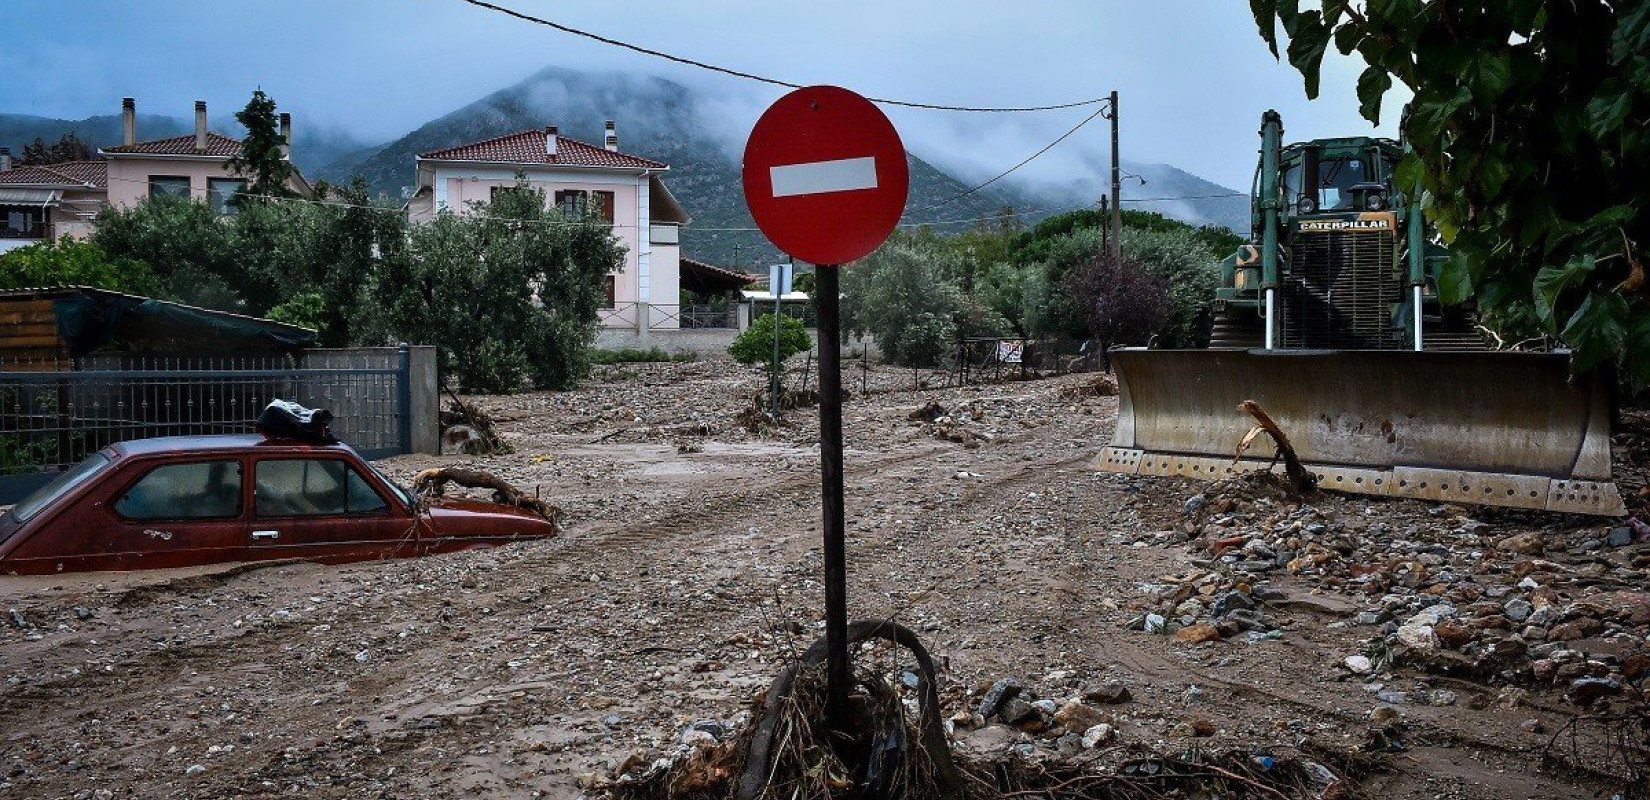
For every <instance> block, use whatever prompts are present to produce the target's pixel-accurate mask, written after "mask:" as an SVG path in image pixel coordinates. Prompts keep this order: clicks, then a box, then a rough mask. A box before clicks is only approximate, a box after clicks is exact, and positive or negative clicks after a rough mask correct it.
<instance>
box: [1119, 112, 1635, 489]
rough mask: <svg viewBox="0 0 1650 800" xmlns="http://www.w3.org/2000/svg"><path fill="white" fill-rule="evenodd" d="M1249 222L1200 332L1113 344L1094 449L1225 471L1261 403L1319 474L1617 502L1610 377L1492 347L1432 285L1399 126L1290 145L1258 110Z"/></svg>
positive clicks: (1124, 464)
mask: <svg viewBox="0 0 1650 800" xmlns="http://www.w3.org/2000/svg"><path fill="white" fill-rule="evenodd" d="M1260 138H1261V148H1260V162H1259V164H1258V165H1257V168H1256V171H1255V180H1254V184H1253V187H1252V189H1251V191H1250V201H1251V202H1250V209H1251V215H1250V216H1251V227H1252V231H1251V236H1250V238H1249V241H1248V242H1247V243H1246V244H1245V245H1243V246H1242V247H1241V248H1240V249H1239V251H1238V252H1237V253H1235V254H1233V255H1232V256H1230V257H1228V258H1227V259H1226V260H1225V261H1223V262H1222V263H1221V265H1220V285H1219V288H1218V289H1217V290H1216V296H1215V298H1214V323H1213V328H1212V331H1211V337H1210V346H1209V347H1208V348H1207V349H1201V350H1160V349H1149V348H1137V347H1127V348H1117V349H1114V350H1113V351H1112V352H1111V353H1110V355H1111V360H1112V364H1113V367H1114V369H1115V370H1116V374H1117V386H1118V395H1119V398H1118V399H1119V403H1118V414H1117V427H1116V430H1115V432H1114V433H1113V435H1112V440H1111V443H1110V445H1109V446H1108V447H1106V448H1105V449H1104V450H1102V452H1101V454H1100V456H1099V458H1098V459H1097V460H1096V462H1095V466H1096V467H1097V468H1099V469H1102V470H1105V471H1110V472H1119V473H1126V474H1133V475H1165V476H1184V477H1192V478H1206V479H1213V478H1221V477H1226V476H1231V475H1235V474H1238V473H1241V472H1247V471H1249V470H1253V469H1266V468H1269V466H1270V465H1271V463H1273V462H1275V461H1276V460H1277V458H1278V456H1279V455H1280V454H1279V453H1277V452H1276V446H1277V445H1276V444H1275V443H1274V442H1264V443H1256V445H1255V446H1254V447H1253V448H1252V449H1250V450H1248V451H1246V452H1245V453H1244V455H1243V456H1242V457H1237V451H1238V450H1239V442H1240V441H1241V440H1243V439H1244V437H1245V433H1246V432H1248V431H1249V429H1250V427H1251V425H1252V423H1253V420H1251V419H1250V418H1249V417H1248V416H1246V415H1245V414H1244V413H1242V412H1240V411H1239V410H1238V406H1239V404H1241V403H1243V402H1244V401H1246V400H1253V401H1255V402H1256V403H1258V404H1259V405H1260V406H1261V407H1262V408H1263V409H1264V410H1265V411H1266V412H1267V414H1269V416H1270V418H1271V419H1272V420H1273V421H1274V422H1276V423H1277V426H1278V427H1279V428H1280V429H1281V430H1282V432H1283V433H1284V434H1286V436H1287V439H1288V440H1289V441H1290V443H1291V445H1292V446H1293V449H1294V451H1295V454H1296V455H1297V456H1298V457H1299V460H1300V461H1301V462H1302V464H1303V466H1305V467H1306V469H1307V470H1308V471H1309V473H1310V476H1311V478H1312V479H1313V480H1315V482H1316V484H1317V486H1318V487H1319V488H1323V489H1328V490H1332V491H1341V492H1349V493H1354V494H1364V495H1375V496H1387V497H1413V498H1421V499H1427V500H1435V501H1445V502H1455V503H1467V504H1476V505H1489V506H1503V507H1513V508H1529V509H1545V510H1549V511H1560V512H1570V513H1580V514H1593V515H1603V516H1620V515H1622V514H1624V513H1625V508H1624V506H1623V503H1622V500H1621V495H1620V493H1619V492H1618V491H1617V489H1616V486H1615V484H1614V482H1613V481H1612V480H1611V467H1610V438H1609V435H1610V422H1611V408H1610V398H1609V393H1608V392H1607V391H1606V388H1607V387H1606V384H1605V382H1604V379H1603V378H1602V377H1600V376H1598V375H1590V376H1576V375H1573V374H1572V370H1571V368H1570V363H1569V357H1568V355H1567V354H1566V353H1564V352H1544V353H1541V352H1508V351H1497V350H1491V349H1490V348H1489V347H1488V346H1487V345H1486V344H1485V342H1484V339H1483V337H1482V336H1481V335H1480V331H1479V329H1478V327H1477V320H1476V315H1475V313H1474V310H1473V308H1472V307H1471V306H1470V304H1458V305H1454V306H1447V305H1445V304H1444V303H1442V302H1440V298H1439V294H1438V275H1439V271H1440V268H1441V266H1442V264H1443V263H1444V262H1445V261H1446V260H1447V259H1448V256H1449V254H1448V251H1447V249H1446V248H1445V247H1444V246H1443V245H1442V244H1440V243H1439V242H1438V241H1437V236H1436V232H1435V231H1433V230H1432V229H1431V228H1430V227H1429V226H1428V225H1427V222H1426V220H1425V217H1424V215H1423V214H1422V203H1421V198H1420V197H1406V196H1404V195H1403V193H1401V192H1398V191H1395V188H1394V187H1395V184H1394V181H1393V172H1394V170H1395V169H1396V167H1397V164H1398V162H1399V160H1400V159H1401V158H1402V157H1403V155H1404V151H1405V147H1404V145H1403V144H1402V143H1401V142H1398V141H1394V140H1391V139H1384V138H1375V137H1346V138H1330V139H1314V140H1309V141H1305V142H1299V143H1295V144H1289V145H1287V146H1286V145H1284V144H1283V121H1282V118H1281V117H1280V116H1279V114H1278V113H1277V112H1276V111H1267V112H1266V113H1265V114H1264V115H1262V117H1261V127H1260Z"/></svg>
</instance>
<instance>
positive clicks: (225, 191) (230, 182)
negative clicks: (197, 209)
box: [206, 178, 246, 214]
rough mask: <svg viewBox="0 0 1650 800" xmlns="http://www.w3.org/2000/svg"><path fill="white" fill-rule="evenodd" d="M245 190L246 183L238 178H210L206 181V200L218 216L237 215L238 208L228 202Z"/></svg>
mask: <svg viewBox="0 0 1650 800" xmlns="http://www.w3.org/2000/svg"><path fill="white" fill-rule="evenodd" d="M245 188H246V181H243V180H240V179H238V178H210V179H208V180H207V181H206V199H207V202H209V203H211V204H212V210H213V211H216V212H218V213H219V214H239V213H240V208H238V207H237V206H236V205H235V204H234V203H231V202H229V201H230V200H233V199H235V195H236V194H239V193H240V191H241V190H242V189H245Z"/></svg>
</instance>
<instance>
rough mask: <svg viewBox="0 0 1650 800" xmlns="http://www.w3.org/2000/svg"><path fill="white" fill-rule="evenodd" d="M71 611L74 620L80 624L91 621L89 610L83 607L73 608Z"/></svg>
mask: <svg viewBox="0 0 1650 800" xmlns="http://www.w3.org/2000/svg"><path fill="white" fill-rule="evenodd" d="M73 611H74V618H75V619H78V620H80V621H81V622H85V621H86V620H89V619H91V618H92V616H93V615H92V612H91V610H90V609H88V608H86V607H85V606H75V607H74V609H73Z"/></svg>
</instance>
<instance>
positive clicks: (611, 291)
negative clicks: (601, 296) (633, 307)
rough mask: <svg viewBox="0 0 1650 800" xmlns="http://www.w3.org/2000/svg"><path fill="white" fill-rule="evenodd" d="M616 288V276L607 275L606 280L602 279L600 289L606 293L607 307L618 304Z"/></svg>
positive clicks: (617, 287) (617, 282) (617, 285)
mask: <svg viewBox="0 0 1650 800" xmlns="http://www.w3.org/2000/svg"><path fill="white" fill-rule="evenodd" d="M618 289H619V281H618V278H616V277H614V276H612V275H609V276H607V278H606V280H604V281H603V282H602V291H603V292H605V293H606V294H607V307H608V308H614V307H616V306H618V304H619V303H618Z"/></svg>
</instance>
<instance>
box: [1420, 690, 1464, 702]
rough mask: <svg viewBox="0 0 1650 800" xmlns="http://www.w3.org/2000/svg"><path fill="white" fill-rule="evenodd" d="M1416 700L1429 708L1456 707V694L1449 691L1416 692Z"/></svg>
mask: <svg viewBox="0 0 1650 800" xmlns="http://www.w3.org/2000/svg"><path fill="white" fill-rule="evenodd" d="M1414 698H1415V699H1416V700H1418V701H1420V702H1422V703H1425V704H1427V705H1429V706H1453V705H1455V693H1454V692H1452V691H1450V690H1448V689H1433V690H1431V691H1425V692H1416V693H1415V695H1414Z"/></svg>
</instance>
